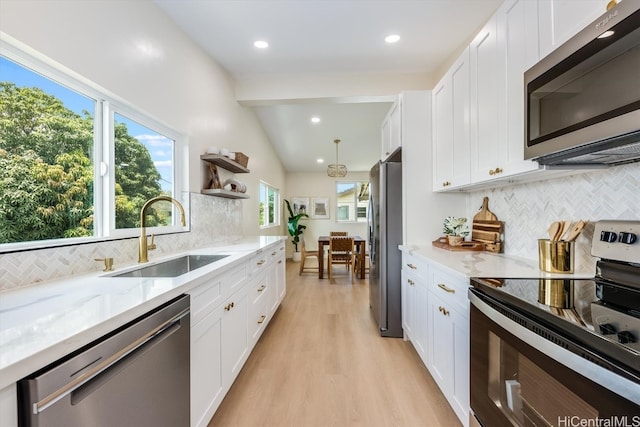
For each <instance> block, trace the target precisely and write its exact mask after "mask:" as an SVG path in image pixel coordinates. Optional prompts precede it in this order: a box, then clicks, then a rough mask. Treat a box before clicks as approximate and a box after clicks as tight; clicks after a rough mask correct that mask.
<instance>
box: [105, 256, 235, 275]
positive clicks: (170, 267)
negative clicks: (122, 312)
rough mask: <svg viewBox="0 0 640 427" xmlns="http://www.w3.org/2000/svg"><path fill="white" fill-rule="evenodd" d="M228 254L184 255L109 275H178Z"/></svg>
mask: <svg viewBox="0 0 640 427" xmlns="http://www.w3.org/2000/svg"><path fill="white" fill-rule="evenodd" d="M228 256H229V255H185V256H181V257H178V258H173V259H170V260H167V261H163V262H159V263H157V264H153V265H146V266H144V267H140V268H136V269H135V270H131V271H127V272H124V273H119V274H113V275H111V276H110V277H178V276H181V275H183V274H185V273H188V272H190V271H193V270H196V269H198V268H201V267H204V266H205V265H209V264H211V263H213V262H216V261H220V260H221V259H223V258H226V257H228Z"/></svg>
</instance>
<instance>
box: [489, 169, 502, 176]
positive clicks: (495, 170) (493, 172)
mask: <svg viewBox="0 0 640 427" xmlns="http://www.w3.org/2000/svg"><path fill="white" fill-rule="evenodd" d="M502 172H503V171H502V169H501V168H495V169H491V170H490V171H489V175H491V176H493V175H497V174H499V173H502Z"/></svg>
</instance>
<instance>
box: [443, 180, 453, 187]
mask: <svg viewBox="0 0 640 427" xmlns="http://www.w3.org/2000/svg"><path fill="white" fill-rule="evenodd" d="M450 185H451V182H449V181H445V182H443V183H442V186H443V187H448V186H450Z"/></svg>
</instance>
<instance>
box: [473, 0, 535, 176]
mask: <svg viewBox="0 0 640 427" xmlns="http://www.w3.org/2000/svg"><path fill="white" fill-rule="evenodd" d="M536 6H537V5H536V2H534V1H530V0H507V1H505V2H504V3H503V4H502V6H501V7H500V8H499V9H498V11H497V13H496V14H495V15H494V16H493V17H492V18H491V19H490V20H489V22H487V24H486V25H485V27H484V28H483V29H482V30H481V31H480V33H478V35H477V36H476V38H475V39H474V40H473V42H472V43H471V53H470V63H471V71H470V75H471V85H470V88H471V107H470V108H471V183H474V184H477V183H482V182H485V181H490V180H494V179H496V178H497V179H500V178H506V177H511V176H514V175H519V174H522V173H525V172H529V171H533V170H537V169H538V168H539V167H538V164H537V163H535V162H533V161H530V160H524V125H525V123H524V102H525V100H524V78H523V75H524V72H525V71H526V70H527V68H529V67H530V66H531V65H533V64H534V63H535V62H536V61H537V60H538V42H537V36H538V28H537V7H536Z"/></svg>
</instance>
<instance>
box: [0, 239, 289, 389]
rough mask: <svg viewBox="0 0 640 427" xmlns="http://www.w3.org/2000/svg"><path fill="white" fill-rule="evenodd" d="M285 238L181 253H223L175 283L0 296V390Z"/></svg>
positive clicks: (100, 277)
mask: <svg viewBox="0 0 640 427" xmlns="http://www.w3.org/2000/svg"><path fill="white" fill-rule="evenodd" d="M284 239H286V237H282V236H256V237H247V238H243V239H241V240H238V241H236V242H233V244H231V245H228V246H215V247H208V248H198V249H195V250H191V251H188V252H184V253H175V254H172V255H169V256H166V257H162V258H158V259H154V260H152V262H151V263H150V264H153V263H156V262H161V261H163V260H166V259H171V258H175V257H177V256H180V255H184V254H187V253H188V254H228V255H229V256H228V257H225V258H223V259H222V260H220V261H217V262H214V263H212V264H209V265H206V266H204V267H201V268H199V269H197V270H194V271H191V272H189V273H186V274H183V275H181V276H178V277H175V278H132V277H127V278H118V277H108V276H107V274H114V273H118V272H120V271H127V270H131V269H132V267H139V265H138V264H136V265H133V266H128V267H125V268H118V269H116V270H114V271H113V272H109V273H105V272H98V273H90V274H83V275H78V276H72V277H68V278H65V279H60V280H55V281H51V282H47V283H39V284H37V285H34V286H28V287H25V288H20V289H16V290H14V291H9V292H4V293H2V294H0V389H2V388H4V387H6V386H8V385H9V384H11V383H14V382H16V381H17V380H19V379H21V378H23V377H24V376H26V375H29V374H31V373H32V372H34V371H36V370H38V369H40V368H42V367H44V366H46V365H47V364H49V363H51V362H54V361H55V360H57V359H59V358H61V357H63V356H65V355H67V354H69V353H71V352H73V351H75V350H77V349H78V348H80V347H82V346H84V345H86V344H88V343H90V342H92V341H93V340H95V339H98V338H100V337H101V336H103V335H104V334H106V333H108V332H110V331H112V330H113V329H115V328H118V327H120V326H122V325H124V324H125V323H127V322H129V321H131V320H133V319H135V318H136V317H138V316H140V315H143V314H144V313H146V312H148V311H149V310H152V309H153V308H155V307H157V306H159V305H161V304H163V303H165V302H167V301H170V300H171V299H173V298H175V297H176V296H179V295H181V294H183V293H185V292H188V291H189V290H191V288H192V287H193V286H195V285H197V284H198V280H197V279H198V278H199V277H202V276H204V275H207V274H210V273H212V272H214V271H215V272H219V273H223V272H224V271H226V270H228V269H230V268H233V266H235V265H237V264H238V263H240V262H241V260H243V259H246V257H247V256H251V255H253V254H255V253H256V252H257V251H258V250H260V249H262V248H266V247H268V246H271V245H273V244H276V243H278V242H280V241H281V240H284Z"/></svg>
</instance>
